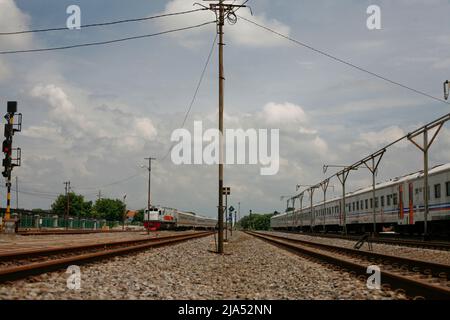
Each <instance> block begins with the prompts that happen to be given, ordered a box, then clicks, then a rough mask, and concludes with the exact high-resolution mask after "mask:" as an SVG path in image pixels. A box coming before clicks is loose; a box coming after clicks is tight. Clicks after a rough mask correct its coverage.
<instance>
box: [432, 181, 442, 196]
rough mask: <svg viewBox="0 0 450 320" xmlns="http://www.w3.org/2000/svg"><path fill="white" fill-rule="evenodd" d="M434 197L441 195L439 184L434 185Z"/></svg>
mask: <svg viewBox="0 0 450 320" xmlns="http://www.w3.org/2000/svg"><path fill="white" fill-rule="evenodd" d="M434 197H435V198H436V199H439V198H440V197H441V184H440V183H438V184H435V185H434Z"/></svg>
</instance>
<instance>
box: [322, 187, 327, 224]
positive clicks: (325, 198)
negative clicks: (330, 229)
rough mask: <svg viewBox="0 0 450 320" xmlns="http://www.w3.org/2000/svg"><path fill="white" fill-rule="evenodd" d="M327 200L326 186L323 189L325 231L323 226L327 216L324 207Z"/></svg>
mask: <svg viewBox="0 0 450 320" xmlns="http://www.w3.org/2000/svg"><path fill="white" fill-rule="evenodd" d="M326 201H327V188H324V189H323V231H324V232H325V231H326V228H325V217H326V216H327V214H326V208H325V202H326Z"/></svg>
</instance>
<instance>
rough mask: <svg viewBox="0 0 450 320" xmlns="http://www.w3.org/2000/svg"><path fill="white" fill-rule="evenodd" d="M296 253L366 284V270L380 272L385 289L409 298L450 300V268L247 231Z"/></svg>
mask: <svg viewBox="0 0 450 320" xmlns="http://www.w3.org/2000/svg"><path fill="white" fill-rule="evenodd" d="M247 233H248V234H250V235H253V236H255V237H258V238H260V239H263V240H265V241H268V242H269V243H271V244H274V245H276V246H279V247H281V248H283V249H287V250H289V251H291V252H294V253H296V254H300V255H303V256H307V257H310V258H313V259H316V260H318V261H320V262H325V263H327V264H330V265H332V266H337V267H340V268H341V269H342V270H343V271H345V270H347V271H350V272H351V273H352V274H355V275H359V277H358V278H359V279H360V280H364V281H366V279H367V277H368V274H367V267H368V266H369V265H377V266H379V267H380V270H381V281H382V284H383V285H382V287H383V288H385V289H389V288H392V289H395V290H403V291H404V292H405V294H406V295H407V296H408V298H416V299H420V298H424V299H439V300H442V299H444V300H450V283H449V276H450V266H449V265H444V264H438V263H432V262H428V261H422V260H416V259H409V258H403V257H396V256H390V255H386V254H381V253H374V252H367V251H359V250H356V249H350V248H343V247H338V246H334V245H328V244H319V243H315V242H310V241H306V240H300V239H293V238H288V237H285V236H280V235H274V234H267V233H261V232H247Z"/></svg>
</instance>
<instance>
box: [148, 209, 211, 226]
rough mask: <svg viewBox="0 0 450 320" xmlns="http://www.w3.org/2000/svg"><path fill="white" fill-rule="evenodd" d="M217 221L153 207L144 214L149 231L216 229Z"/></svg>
mask: <svg viewBox="0 0 450 320" xmlns="http://www.w3.org/2000/svg"><path fill="white" fill-rule="evenodd" d="M216 224H217V220H216V219H213V218H208V217H203V216H199V215H197V214H195V213H194V212H184V211H180V210H178V209H172V208H164V207H160V208H156V207H152V208H150V209H149V210H145V212H144V227H145V228H146V229H147V230H151V231H156V230H180V229H214V228H215V227H216Z"/></svg>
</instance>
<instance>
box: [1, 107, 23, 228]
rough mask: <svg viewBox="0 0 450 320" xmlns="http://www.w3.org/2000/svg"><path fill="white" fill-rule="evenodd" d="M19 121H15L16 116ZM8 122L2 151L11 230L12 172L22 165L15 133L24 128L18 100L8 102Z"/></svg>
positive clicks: (8, 220)
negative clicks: (15, 141) (14, 144)
mask: <svg viewBox="0 0 450 320" xmlns="http://www.w3.org/2000/svg"><path fill="white" fill-rule="evenodd" d="M15 117H16V119H17V121H16V123H14V118H15ZM5 119H6V124H5V131H4V136H5V140H4V141H3V144H2V151H3V153H4V156H5V158H4V159H3V172H2V175H3V177H5V178H6V187H7V198H6V201H7V202H6V214H5V224H6V226H7V230H11V226H10V224H11V223H14V222H12V221H10V219H11V172H12V170H13V169H14V167H18V166H20V162H21V149H20V148H15V149H14V148H13V147H12V144H13V136H14V133H16V132H20V131H21V130H22V114H21V113H17V101H8V103H7V113H6V114H5ZM14 151H15V157H14V158H13V152H14Z"/></svg>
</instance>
